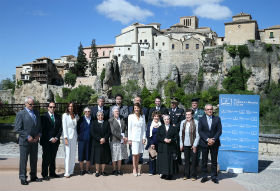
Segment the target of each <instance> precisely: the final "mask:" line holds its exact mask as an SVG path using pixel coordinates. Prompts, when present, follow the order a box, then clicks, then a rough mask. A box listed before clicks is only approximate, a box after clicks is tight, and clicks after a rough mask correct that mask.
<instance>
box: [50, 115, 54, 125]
mask: <svg viewBox="0 0 280 191" xmlns="http://www.w3.org/2000/svg"><path fill="white" fill-rule="evenodd" d="M51 120H52V122H53V123H54V116H53V114H52V115H51Z"/></svg>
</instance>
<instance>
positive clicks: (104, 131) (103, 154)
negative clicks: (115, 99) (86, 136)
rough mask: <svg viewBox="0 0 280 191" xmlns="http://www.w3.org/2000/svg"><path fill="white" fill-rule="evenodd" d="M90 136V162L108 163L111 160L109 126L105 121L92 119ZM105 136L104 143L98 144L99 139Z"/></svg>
mask: <svg viewBox="0 0 280 191" xmlns="http://www.w3.org/2000/svg"><path fill="white" fill-rule="evenodd" d="M90 134H91V136H92V150H91V157H90V162H91V164H92V165H93V164H108V163H109V162H110V161H111V151H110V145H109V137H110V136H111V131H110V126H109V123H108V122H107V121H104V122H103V123H98V121H94V122H93V123H92V125H91V128H90ZM101 138H105V143H103V144H100V139H101Z"/></svg>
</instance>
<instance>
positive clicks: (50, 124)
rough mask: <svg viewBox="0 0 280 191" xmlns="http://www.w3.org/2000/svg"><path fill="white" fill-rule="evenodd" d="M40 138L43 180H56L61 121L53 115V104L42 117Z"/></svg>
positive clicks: (52, 103)
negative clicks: (56, 160)
mask: <svg viewBox="0 0 280 191" xmlns="http://www.w3.org/2000/svg"><path fill="white" fill-rule="evenodd" d="M41 121H42V136H41V140H40V144H41V145H42V147H43V155H42V176H43V180H49V176H48V175H50V177H51V178H58V177H59V176H58V175H57V174H56V173H55V158H56V153H57V150H58V146H59V144H60V136H61V133H62V121H61V117H60V115H58V114H56V113H55V103H54V102H50V103H49V106H48V112H46V113H45V114H44V115H43V116H42V117H41Z"/></svg>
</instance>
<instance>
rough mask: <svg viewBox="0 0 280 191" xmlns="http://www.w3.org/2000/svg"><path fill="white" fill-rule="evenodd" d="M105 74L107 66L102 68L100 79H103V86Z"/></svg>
mask: <svg viewBox="0 0 280 191" xmlns="http://www.w3.org/2000/svg"><path fill="white" fill-rule="evenodd" d="M105 74H106V70H105V68H103V69H102V72H101V75H100V81H101V86H102V87H103V81H104V79H105Z"/></svg>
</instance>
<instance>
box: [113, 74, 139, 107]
mask: <svg viewBox="0 0 280 191" xmlns="http://www.w3.org/2000/svg"><path fill="white" fill-rule="evenodd" d="M117 94H122V95H123V103H124V104H125V105H131V100H132V99H133V98H134V97H135V96H136V95H140V94H141V88H140V86H139V85H138V83H137V81H136V80H128V81H127V83H126V84H125V85H120V86H113V87H112V96H115V95H117Z"/></svg>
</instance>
